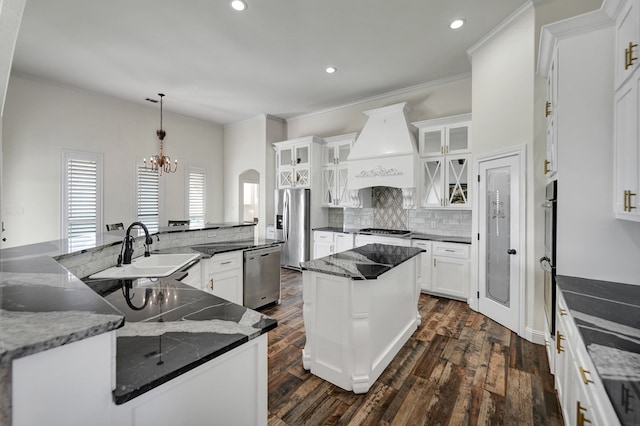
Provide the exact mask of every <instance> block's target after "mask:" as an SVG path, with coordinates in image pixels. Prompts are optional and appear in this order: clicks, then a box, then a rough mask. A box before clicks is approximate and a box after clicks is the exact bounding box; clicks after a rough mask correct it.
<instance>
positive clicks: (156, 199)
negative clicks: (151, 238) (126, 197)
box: [136, 165, 160, 232]
mask: <svg viewBox="0 0 640 426" xmlns="http://www.w3.org/2000/svg"><path fill="white" fill-rule="evenodd" d="M136 220H137V221H138V222H142V223H144V225H145V226H146V227H147V229H148V230H149V232H157V231H158V227H159V226H160V175H158V172H157V171H153V170H151V169H147V168H146V167H145V166H144V165H138V166H137V168H136Z"/></svg>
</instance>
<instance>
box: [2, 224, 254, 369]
mask: <svg viewBox="0 0 640 426" xmlns="http://www.w3.org/2000/svg"><path fill="white" fill-rule="evenodd" d="M239 226H255V224H253V223H251V224H244V223H242V224H240V223H224V224H207V225H205V226H204V227H191V228H189V229H181V230H180V232H187V231H197V230H204V229H220V228H233V227H239ZM134 231H135V232H139V229H138V228H134ZM163 233H164V231H162V230H160V231H159V232H158V234H163ZM123 235H124V231H112V232H104V233H95V234H86V235H81V236H78V237H74V238H68V239H61V240H53V241H46V242H42V243H36V244H29V245H25V246H19V247H11V248H6V249H2V250H0V364H5V365H10V363H11V361H12V360H13V359H15V358H20V357H23V356H27V355H31V354H34V353H38V352H41V351H44V350H47V349H51V348H55V347H57V346H61V345H64V344H67V343H71V342H75V341H78V340H82V339H86V338H88V337H91V336H95V335H98V334H102V333H106V332H108V331H111V330H115V329H117V328H118V327H121V326H122V324H123V321H124V318H123V315H122V313H121V312H119V311H118V310H116V309H114V308H113V307H112V306H110V305H109V304H108V303H107V302H105V301H104V300H102V299H101V298H100V297H99V296H98V295H97V294H96V293H95V292H93V291H91V289H89V288H88V287H87V286H86V284H84V283H83V282H82V281H81V280H80V278H79V277H76V276H74V275H73V274H70V273H69V271H68V270H67V269H66V268H65V267H63V266H62V265H60V264H59V263H58V262H57V260H60V259H64V258H68V257H71V256H75V255H77V254H82V253H100V252H101V251H102V250H104V249H105V248H107V247H112V246H115V245H120V244H122V237H123ZM136 235H137V234H136Z"/></svg>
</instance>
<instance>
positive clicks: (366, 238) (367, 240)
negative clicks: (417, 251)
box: [355, 234, 411, 247]
mask: <svg viewBox="0 0 640 426" xmlns="http://www.w3.org/2000/svg"><path fill="white" fill-rule="evenodd" d="M367 244H389V245H392V246H405V247H411V240H410V239H408V238H399V237H387V236H384V235H364V234H358V235H356V239H355V246H356V247H360V246H364V245H367Z"/></svg>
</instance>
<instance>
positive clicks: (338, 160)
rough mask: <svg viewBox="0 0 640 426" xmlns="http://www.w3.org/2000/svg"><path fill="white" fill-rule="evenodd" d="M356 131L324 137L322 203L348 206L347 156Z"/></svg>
mask: <svg viewBox="0 0 640 426" xmlns="http://www.w3.org/2000/svg"><path fill="white" fill-rule="evenodd" d="M357 136H358V134H357V133H349V134H346V135H340V136H334V137H329V138H325V140H324V141H325V144H324V145H323V148H322V163H323V165H322V204H323V205H326V206H329V207H350V206H351V205H350V199H349V192H348V186H347V172H348V171H347V157H348V156H349V153H350V152H351V148H352V147H353V144H354V143H355V142H356V137H357Z"/></svg>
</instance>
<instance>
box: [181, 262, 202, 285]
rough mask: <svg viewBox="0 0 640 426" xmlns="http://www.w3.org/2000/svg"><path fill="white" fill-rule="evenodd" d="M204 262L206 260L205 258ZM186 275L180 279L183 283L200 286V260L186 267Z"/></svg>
mask: <svg viewBox="0 0 640 426" xmlns="http://www.w3.org/2000/svg"><path fill="white" fill-rule="evenodd" d="M205 262H206V260H205ZM187 274H188V275H187V276H186V277H184V278H183V279H182V282H183V283H184V284H187V285H190V286H191V287H195V288H198V289H199V288H202V269H201V266H200V262H196V263H194V264H193V265H191V267H190V268H189V269H187Z"/></svg>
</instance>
